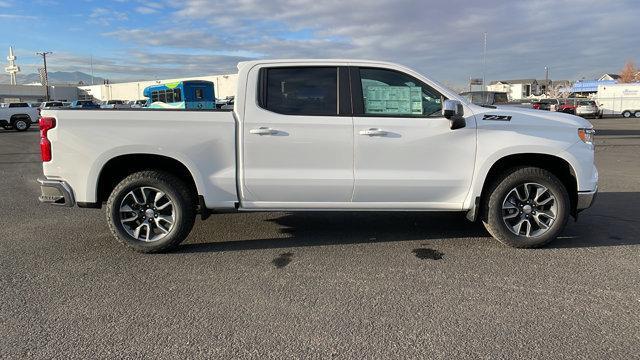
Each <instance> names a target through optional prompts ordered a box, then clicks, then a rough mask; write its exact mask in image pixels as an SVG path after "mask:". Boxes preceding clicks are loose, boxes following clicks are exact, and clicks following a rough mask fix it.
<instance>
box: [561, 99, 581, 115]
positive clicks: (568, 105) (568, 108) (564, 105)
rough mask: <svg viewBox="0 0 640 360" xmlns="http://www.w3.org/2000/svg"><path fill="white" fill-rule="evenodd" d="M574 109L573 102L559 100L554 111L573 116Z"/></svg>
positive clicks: (574, 102) (574, 103) (575, 104)
mask: <svg viewBox="0 0 640 360" xmlns="http://www.w3.org/2000/svg"><path fill="white" fill-rule="evenodd" d="M576 107H577V103H576V101H575V100H560V105H558V107H557V108H556V111H560V112H563V113H567V114H574V115H575V113H576Z"/></svg>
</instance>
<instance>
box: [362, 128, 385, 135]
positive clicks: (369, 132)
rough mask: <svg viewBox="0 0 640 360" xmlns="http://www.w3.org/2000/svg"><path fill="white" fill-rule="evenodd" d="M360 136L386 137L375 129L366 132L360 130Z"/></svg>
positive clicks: (380, 130) (382, 132) (381, 131)
mask: <svg viewBox="0 0 640 360" xmlns="http://www.w3.org/2000/svg"><path fill="white" fill-rule="evenodd" d="M360 135H367V136H386V135H387V132H386V131H384V130H382V129H377V128H371V129H368V130H360Z"/></svg>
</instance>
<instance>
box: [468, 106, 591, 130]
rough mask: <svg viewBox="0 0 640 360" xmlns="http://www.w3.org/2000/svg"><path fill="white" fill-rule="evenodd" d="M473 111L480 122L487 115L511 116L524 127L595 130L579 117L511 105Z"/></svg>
mask: <svg viewBox="0 0 640 360" xmlns="http://www.w3.org/2000/svg"><path fill="white" fill-rule="evenodd" d="M473 111H474V113H475V114H476V115H477V116H479V118H478V119H479V120H483V118H484V117H485V115H498V116H506V117H508V116H510V117H511V118H510V121H511V122H513V123H517V124H522V125H524V124H527V123H531V125H534V124H535V125H544V124H546V125H550V126H560V127H571V128H575V129H577V128H586V129H591V128H593V125H591V123H590V122H589V121H587V120H585V119H583V118H581V117H579V116H575V115H571V114H565V113H562V112H552V111H546V110H535V109H528V108H521V107H518V106H511V105H501V106H497V107H496V108H495V109H491V108H485V107H482V106H474V108H473ZM541 122H542V123H541Z"/></svg>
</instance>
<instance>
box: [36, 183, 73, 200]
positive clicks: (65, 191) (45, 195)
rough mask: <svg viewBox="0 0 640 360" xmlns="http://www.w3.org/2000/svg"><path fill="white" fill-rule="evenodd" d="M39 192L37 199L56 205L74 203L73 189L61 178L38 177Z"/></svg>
mask: <svg viewBox="0 0 640 360" xmlns="http://www.w3.org/2000/svg"><path fill="white" fill-rule="evenodd" d="M38 183H39V184H40V192H41V193H42V194H41V195H40V196H39V197H38V200H40V202H42V203H48V204H53V205H58V206H68V207H72V206H74V205H75V204H76V201H75V199H74V197H73V190H71V187H70V186H69V184H67V183H66V182H64V181H61V180H49V179H38Z"/></svg>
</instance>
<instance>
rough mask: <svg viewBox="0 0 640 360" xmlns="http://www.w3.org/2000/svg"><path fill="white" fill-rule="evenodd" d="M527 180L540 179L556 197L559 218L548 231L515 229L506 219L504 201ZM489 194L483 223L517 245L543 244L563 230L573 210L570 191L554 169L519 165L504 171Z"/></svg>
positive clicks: (520, 246)
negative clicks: (524, 232)
mask: <svg viewBox="0 0 640 360" xmlns="http://www.w3.org/2000/svg"><path fill="white" fill-rule="evenodd" d="M525 183H538V184H540V185H542V186H544V187H546V188H547V189H548V190H549V192H550V193H551V194H552V195H553V196H554V197H555V199H556V201H557V212H556V219H555V220H554V221H553V223H551V225H550V226H549V228H548V230H546V232H544V233H543V234H541V235H539V236H535V237H534V236H530V237H528V236H525V235H518V234H516V233H514V232H512V231H511V230H510V229H509V228H508V227H507V224H506V223H505V221H506V220H503V211H504V210H503V208H502V206H503V205H502V204H503V202H504V201H505V199H506V198H507V196H508V194H509V192H510V191H511V190H512V189H514V188H515V187H517V186H519V185H522V184H525ZM487 194H488V195H487V199H486V200H485V201H484V206H483V216H482V220H483V223H484V226H485V227H486V229H487V231H489V233H490V234H491V235H492V236H493V237H494V238H496V240H498V241H500V242H502V243H503V244H505V245H509V246H511V247H515V248H535V247H540V246H543V245H545V244H547V243H549V242H550V241H552V240H554V239H555V238H556V237H558V235H560V233H561V232H562V231H563V230H564V227H565V225H566V223H567V220H568V218H569V213H570V211H571V202H570V200H569V194H568V192H567V189H566V187H565V186H564V184H563V183H562V182H561V181H560V180H559V179H558V178H557V177H556V176H555V175H553V174H552V173H551V172H549V171H547V170H544V169H541V168H536V167H519V168H513V169H510V170H508V171H505V172H504V173H503V174H502V176H500V177H498V179H497V180H496V181H495V182H494V183H493V184H492V185H491V187H490V188H489V191H488V192H487ZM521 213H522V212H521ZM534 214H535V212H534ZM529 226H531V225H529ZM518 232H519V231H518Z"/></svg>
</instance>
